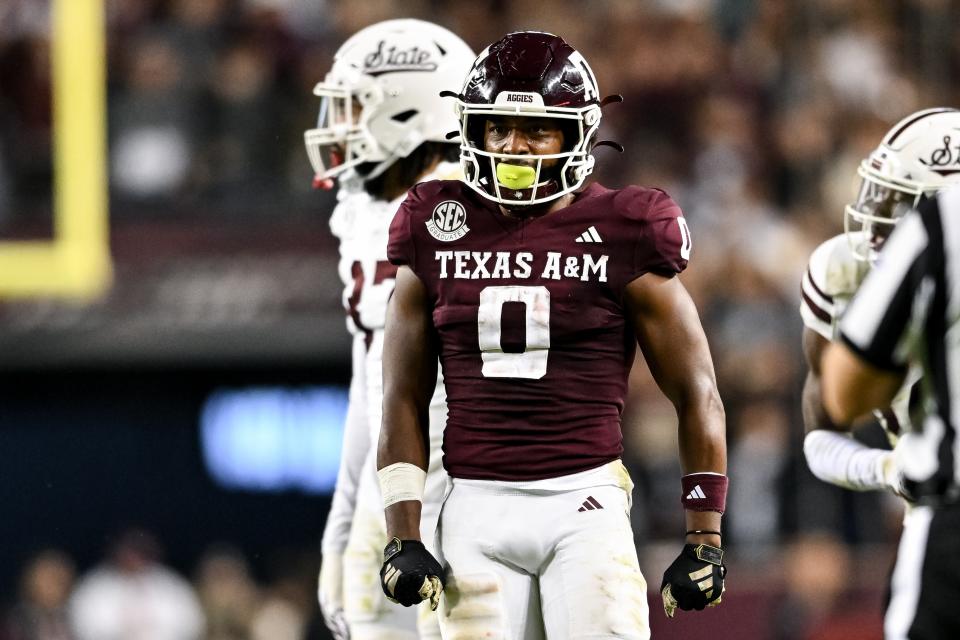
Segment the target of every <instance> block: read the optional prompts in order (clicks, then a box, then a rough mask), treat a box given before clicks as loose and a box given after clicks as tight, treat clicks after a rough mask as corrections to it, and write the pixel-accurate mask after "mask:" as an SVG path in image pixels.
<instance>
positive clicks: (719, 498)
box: [680, 473, 728, 513]
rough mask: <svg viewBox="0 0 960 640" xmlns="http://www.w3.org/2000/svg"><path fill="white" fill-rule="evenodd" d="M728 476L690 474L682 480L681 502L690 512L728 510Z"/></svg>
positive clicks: (719, 511)
mask: <svg viewBox="0 0 960 640" xmlns="http://www.w3.org/2000/svg"><path fill="white" fill-rule="evenodd" d="M727 482H728V481H727V476H725V475H721V474H719V473H690V474H687V475H685V476H683V478H681V479H680V484H681V486H682V487H683V494H682V495H681V497H680V502H681V503H683V508H684V509H689V510H690V511H717V512H718V513H723V511H724V509H726V508H727Z"/></svg>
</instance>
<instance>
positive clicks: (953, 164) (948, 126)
mask: <svg viewBox="0 0 960 640" xmlns="http://www.w3.org/2000/svg"><path fill="white" fill-rule="evenodd" d="M857 174H858V175H859V176H860V177H861V178H862V181H861V183H860V192H859V195H858V196H857V200H856V202H854V203H853V204H848V205H847V206H846V208H845V209H844V225H843V226H844V232H845V233H846V236H847V240H848V242H849V243H850V250H851V251H852V252H853V255H854V257H856V258H857V259H858V260H865V261H869V262H874V261H875V260H876V258H877V255H878V253H879V251H880V248H881V247H882V246H883V243H884V241H886V239H887V237H888V236H889V235H890V233H891V231H893V227H894V226H895V225H896V223H897V221H898V220H899V219H900V218H901V217H903V215H904V214H905V213H907V212H908V211H910V210H911V209H914V208H916V207H917V205H918V204H920V201H921V200H923V199H924V198H927V197H930V196H932V195H933V194H935V193H936V192H937V191H939V190H940V189H943V188H944V187H946V186H949V185H953V184H960V111H958V110H956V109H951V108H947V107H939V108H935V109H925V110H923V111H917V112H916V113H913V114H911V115H909V116H907V117H906V118H904V119H903V120H901V121H900V122H898V123H897V124H896V125H894V127H893V128H892V129H890V131H889V132H887V135H886V136H884V138H883V141H882V142H881V143H880V146H878V147H877V148H876V149H875V150H874V151H873V153H871V154H870V155H869V156H868V157H867V158H866V159H864V160H863V161H862V162H861V163H860V167H859V168H858V169H857Z"/></svg>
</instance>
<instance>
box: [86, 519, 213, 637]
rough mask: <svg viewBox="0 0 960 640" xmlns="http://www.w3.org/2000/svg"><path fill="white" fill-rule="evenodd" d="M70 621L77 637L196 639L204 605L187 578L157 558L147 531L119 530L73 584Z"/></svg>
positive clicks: (202, 624)
mask: <svg viewBox="0 0 960 640" xmlns="http://www.w3.org/2000/svg"><path fill="white" fill-rule="evenodd" d="M70 622H71V625H72V627H73V629H74V630H75V632H76V635H77V638H79V640H195V639H197V638H200V637H202V636H201V634H202V632H203V628H204V619H203V611H202V609H201V608H200V603H199V601H198V600H197V596H196V594H195V592H194V590H193V588H192V587H191V586H190V584H189V583H188V582H187V581H186V580H184V579H183V578H182V577H180V576H179V575H177V574H176V573H175V572H173V571H171V570H170V569H168V568H167V567H165V566H163V565H162V564H161V563H160V547H159V544H158V542H157V541H156V540H155V539H154V538H153V536H152V535H151V534H149V533H147V532H146V531H141V530H137V529H131V530H127V531H124V532H122V533H121V534H120V535H119V536H118V538H117V540H116V541H115V542H114V543H113V545H112V548H111V549H110V552H109V555H108V557H107V559H106V560H105V561H104V562H103V563H102V564H100V565H97V566H96V567H94V568H93V569H91V570H90V572H89V573H87V574H86V575H84V576H83V578H82V579H81V580H80V582H79V583H78V584H77V587H76V590H75V591H74V593H73V596H72V597H71V602H70Z"/></svg>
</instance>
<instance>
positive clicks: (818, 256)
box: [800, 233, 921, 443]
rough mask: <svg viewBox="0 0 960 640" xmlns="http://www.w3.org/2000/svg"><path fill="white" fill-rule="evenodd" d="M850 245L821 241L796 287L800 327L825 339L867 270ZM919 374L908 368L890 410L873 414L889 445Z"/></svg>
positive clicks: (839, 239) (904, 424)
mask: <svg viewBox="0 0 960 640" xmlns="http://www.w3.org/2000/svg"><path fill="white" fill-rule="evenodd" d="M856 240H857V238H854V241H856ZM850 244H851V243H850V241H849V240H848V239H847V236H846V235H844V234H842V233H841V234H840V235H837V236H834V237H832V238H830V239H829V240H827V241H825V242H823V243H822V244H821V245H820V246H818V247H817V248H816V249H814V251H813V253H812V254H811V255H810V262H809V263H808V265H807V272H806V273H805V274H803V282H802V284H801V288H800V294H801V295H800V315H801V317H803V324H804V326H806V327H807V328H809V329H812V330H813V331H816V332H817V333H819V334H820V335H821V336H823V337H824V338H826V339H827V340H834V339H835V338H836V337H837V336H838V335H839V327H838V325H839V321H840V317H841V316H842V315H843V312H844V311H845V310H846V308H847V305H849V304H850V300H851V299H852V298H853V295H854V294H855V293H856V292H857V289H859V288H860V284H861V283H862V282H863V280H864V278H866V276H867V273H868V272H869V271H870V265H869V263H867V262H864V261H863V260H858V259H856V258H855V257H854V256H853V251H852V250H851V248H850ZM920 375H921V372H920V370H919V369H918V368H915V367H914V368H911V369H910V371H909V373H908V374H907V377H906V379H905V380H904V383H903V387H901V389H900V391H899V392H898V393H897V395H896V397H895V398H894V399H893V403H892V405H891V407H890V410H888V411H883V412H879V411H878V412H876V415H877V418H878V419H879V420H880V423H881V424H882V425H883V426H884V428H885V429H887V433H888V436H889V437H890V441H891V443H895V441H896V438H897V437H898V436H899V434H900V433H902V432H903V431H905V430H908V429H909V428H910V414H909V403H910V390H911V389H912V388H913V385H914V383H915V382H916V381H917V380H919V379H920Z"/></svg>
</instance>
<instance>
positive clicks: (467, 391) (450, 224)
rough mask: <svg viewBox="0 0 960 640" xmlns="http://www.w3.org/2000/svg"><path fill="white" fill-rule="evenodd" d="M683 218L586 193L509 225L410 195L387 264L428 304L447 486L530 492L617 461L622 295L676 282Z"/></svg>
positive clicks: (482, 208)
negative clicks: (443, 412)
mask: <svg viewBox="0 0 960 640" xmlns="http://www.w3.org/2000/svg"><path fill="white" fill-rule="evenodd" d="M682 215H683V214H682V213H681V211H680V208H679V207H678V206H677V205H676V203H674V201H673V200H672V199H671V198H670V197H669V196H668V195H667V194H665V193H664V192H662V191H659V190H657V189H643V188H640V187H629V188H627V189H622V190H611V189H606V188H604V187H602V186H600V185H598V184H592V185H590V186H589V187H587V188H586V189H585V190H584V191H583V192H582V193H580V194H579V195H578V196H577V198H576V200H575V201H574V202H573V204H571V205H570V206H569V207H566V208H564V209H560V210H558V211H554V212H552V213H550V214H548V215H545V216H543V217H539V218H531V219H517V218H511V217H507V216H505V215H503V213H502V212H501V211H500V209H499V207H498V206H497V205H496V204H495V203H493V202H490V201H488V200H486V199H485V198H483V197H481V196H480V195H478V194H476V193H475V192H473V191H472V190H470V189H469V188H468V187H466V186H465V185H464V184H463V183H461V182H458V181H433V182H425V183H421V184H419V185H417V186H415V187H413V188H412V189H411V190H410V192H409V194H408V196H407V199H406V200H405V201H404V202H403V204H402V205H401V207H400V209H399V211H398V212H397V214H396V217H395V218H394V219H393V224H392V225H391V227H390V243H389V245H388V249H387V255H388V258H389V259H390V261H391V262H393V263H394V264H397V265H408V266H409V267H410V268H411V269H413V271H414V272H415V273H416V274H417V276H418V277H419V278H420V279H421V280H422V281H423V284H424V286H425V287H426V290H427V293H428V296H429V299H430V301H431V303H432V307H433V323H434V326H435V327H436V329H437V332H438V335H439V338H440V363H441V366H442V368H443V377H444V381H445V383H446V388H447V403H448V417H447V426H446V430H445V431H444V444H443V451H444V466H445V467H446V469H447V471H448V472H449V473H450V475H451V476H453V477H456V478H474V479H492V480H538V479H543V478H553V477H557V476H562V475H566V474H570V473H576V472H578V471H585V470H587V469H591V468H594V467H598V466H600V465H602V464H604V463H607V462H609V461H611V460H613V459H615V458H618V457H619V456H620V454H621V453H622V452H623V446H622V442H621V440H622V436H621V431H620V416H621V413H622V411H623V403H624V397H625V395H626V391H627V377H628V375H629V373H630V366H631V364H632V363H633V357H634V352H635V349H636V337H635V335H634V332H633V329H632V326H631V323H630V321H629V320H628V319H627V317H626V310H625V308H624V305H623V292H624V287H625V286H626V285H627V284H628V283H629V282H630V281H632V280H634V279H635V278H637V277H638V276H641V275H643V274H644V273H648V272H651V271H652V272H656V273H659V274H663V275H673V274H675V273H679V272H680V271H683V269H684V268H685V267H686V265H687V257H688V255H689V251H690V235H689V231H688V229H687V226H686V221H685V220H684V219H683V217H682Z"/></svg>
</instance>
